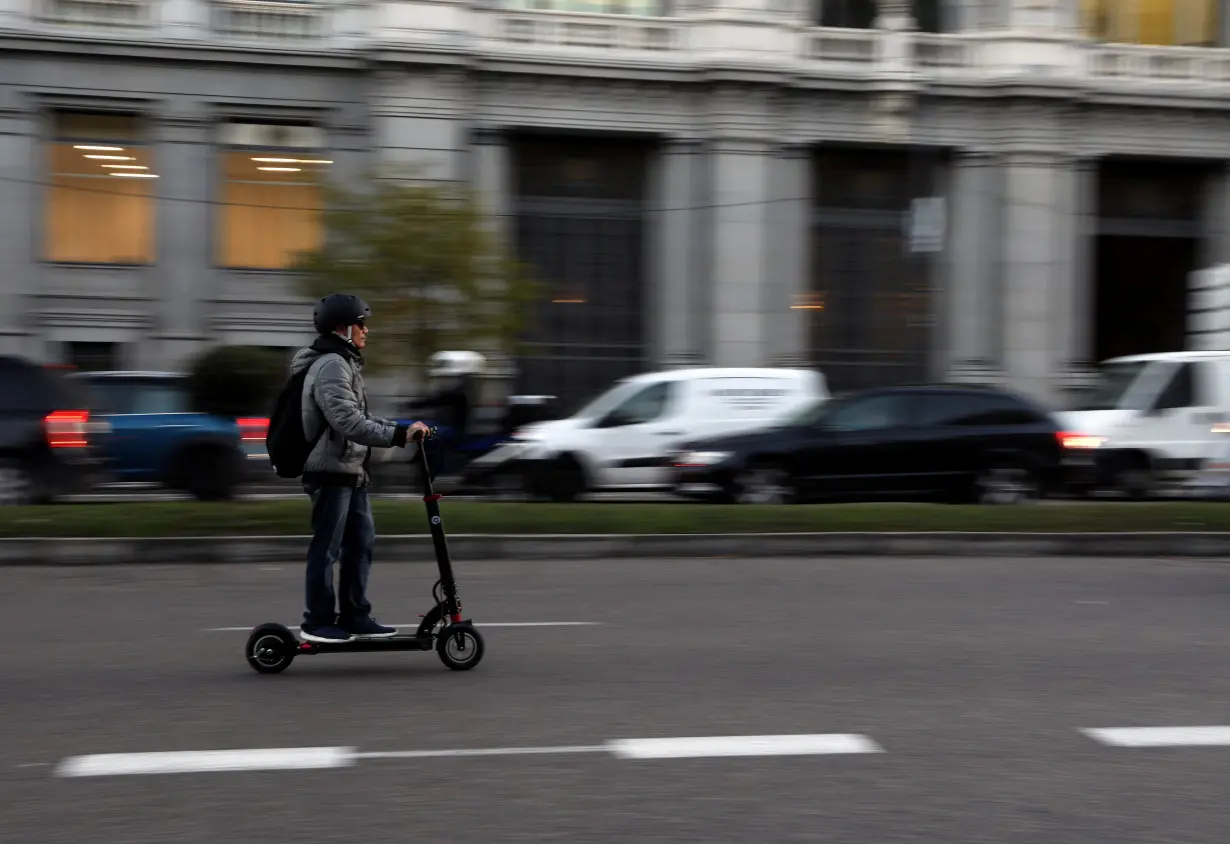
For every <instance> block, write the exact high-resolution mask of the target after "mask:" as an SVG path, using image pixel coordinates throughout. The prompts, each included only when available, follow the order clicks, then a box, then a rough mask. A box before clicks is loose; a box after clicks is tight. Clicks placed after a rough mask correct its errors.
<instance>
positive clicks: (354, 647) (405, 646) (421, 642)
mask: <svg viewBox="0 0 1230 844" xmlns="http://www.w3.org/2000/svg"><path fill="white" fill-rule="evenodd" d="M435 646H436V642H435V639H434V638H432V637H431V636H423V637H419V636H415V635H413V634H408V635H404V636H390V637H388V638H386V639H351V640H350V641H349V642H311V641H307V640H300V642H299V653H305V654H319V653H339V652H342V651H347V652H356V651H357V652H366V653H371V652H381V651H429V650H431V649H432V648H434V647H435Z"/></svg>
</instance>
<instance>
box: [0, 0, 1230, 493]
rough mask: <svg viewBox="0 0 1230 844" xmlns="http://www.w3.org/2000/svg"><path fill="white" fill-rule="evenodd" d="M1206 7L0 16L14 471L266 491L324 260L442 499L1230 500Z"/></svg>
mask: <svg viewBox="0 0 1230 844" xmlns="http://www.w3.org/2000/svg"><path fill="white" fill-rule="evenodd" d="M1227 6H1228V4H1227V3H1225V2H1221V0H1100V1H1099V0H1079V1H1078V0H878V2H877V0H814V2H800V0H712V2H683V1H682V0H681V1H680V2H672V1H671V0H664V2H658V1H657V0H525V2H520V0H515V1H514V0H510V2H507V3H480V2H461V0H448V1H447V2H440V0H432V1H431V2H426V0H424V2H404V1H399V2H379V3H370V4H353V3H327V2H277V0H164V2H154V0H0V37H2V38H3V43H4V46H5V49H4V50H3V51H0V97H2V98H3V99H0V261H2V262H3V263H2V267H3V275H2V278H3V282H2V284H0V294H2V295H3V300H4V301H3V307H2V308H0V351H3V352H4V353H5V354H6V355H8V356H9V357H8V359H7V360H6V363H5V365H4V366H3V367H2V368H0V379H2V380H0V422H2V424H0V458H2V462H3V466H2V471H0V498H2V499H3V500H4V501H6V502H10V503H21V502H29V501H48V500H74V496H80V495H95V494H120V493H123V494H137V492H138V491H140V490H146V491H152V492H154V493H157V494H176V495H190V496H194V497H197V498H201V499H218V498H228V497H234V496H236V495H246V494H268V495H278V494H283V493H285V494H293V493H294V491H295V487H294V485H293V484H287V483H279V482H278V481H277V479H276V478H275V477H274V476H273V474H272V473H271V472H270V471H269V468H268V465H267V461H265V460H264V459H263V458H264V455H263V438H264V425H265V424H266V417H267V415H268V413H269V410H270V407H271V403H272V396H273V394H274V393H276V390H277V389H278V387H279V386H280V384H281V382H282V380H283V379H284V378H285V374H286V369H285V367H286V363H287V361H288V360H289V357H290V355H291V354H293V352H294V350H295V349H297V348H299V347H301V346H302V345H304V344H306V343H307V342H310V340H311V328H310V326H311V321H310V314H311V308H312V302H313V300H314V297H316V296H319V295H321V294H322V293H323V292H327V291H329V290H333V289H343V290H350V291H353V292H357V293H359V294H360V295H363V296H364V297H365V298H367V299H368V300H369V301H371V302H372V304H373V307H374V309H375V316H374V321H373V325H374V327H375V328H374V331H373V335H372V338H371V349H372V358H373V359H372V361H371V365H370V367H369V373H368V381H369V386H370V388H371V390H372V392H373V408H372V409H373V411H374V412H376V413H379V414H382V415H385V416H389V417H393V418H399V419H410V418H427V419H430V420H432V421H435V422H437V423H438V424H440V425H441V426H442V430H444V432H445V436H444V439H443V440H442V442H444V443H445V445H443V446H442V451H441V452H440V455H439V457H440V460H441V461H442V462H441V463H440V464H439V471H440V473H441V477H442V478H443V479H445V480H447V481H448V483H450V484H453V485H454V486H453V487H451V488H455V489H458V490H460V491H468V492H470V493H472V494H482V495H490V494H496V493H495V490H497V488H498V489H499V490H502V492H501V494H509V495H520V496H531V497H540V498H541V497H547V498H554V499H556V500H572V499H573V498H575V497H577V496H579V495H585V494H590V493H594V492H629V491H631V492H633V493H653V494H658V493H669V494H672V495H673V494H677V493H680V492H684V491H685V490H684V489H683V488H684V487H685V486H687V487H689V488H690V487H694V486H696V487H699V488H700V489H701V491H702V492H703V491H706V490H707V491H708V492H709V493H714V494H716V497H717V498H725V499H730V498H732V497H733V498H735V499H737V500H744V499H747V500H752V499H754V500H780V499H782V497H783V496H785V497H791V496H799V495H803V494H804V493H807V492H809V491H810V492H816V493H819V492H823V490H824V488H825V487H826V486H836V487H849V489H850V490H853V489H855V488H856V487H857V488H858V489H860V490H862V492H863V493H866V494H868V495H873V496H880V497H884V496H888V497H894V496H897V495H906V496H907V497H908V496H912V495H914V494H916V493H920V492H923V493H927V494H932V493H935V492H936V491H937V490H938V491H942V492H944V493H945V494H949V493H952V492H954V491H962V490H964V492H971V491H972V492H973V493H974V494H975V495H976V496H978V497H979V498H980V500H988V501H989V500H993V499H995V500H998V499H1004V500H1010V501H1016V500H1031V499H1032V498H1035V497H1038V496H1041V495H1049V494H1063V495H1070V494H1078V495H1089V494H1095V493H1096V494H1101V493H1113V494H1126V495H1132V496H1135V497H1142V496H1152V495H1156V494H1163V493H1171V492H1174V491H1175V490H1187V491H1191V490H1193V489H1196V490H1200V491H1202V493H1208V492H1209V491H1210V490H1217V489H1220V486H1221V481H1220V480H1219V478H1220V473H1221V469H1222V458H1223V452H1224V451H1225V445H1224V444H1223V436H1224V434H1223V431H1222V426H1223V424H1224V423H1227V422H1230V395H1228V394H1227V387H1226V386H1225V385H1227V384H1230V379H1228V378H1227V376H1228V375H1230V372H1228V371H1227V370H1226V367H1227V366H1230V352H1223V350H1226V349H1228V348H1230V344H1228V343H1227V340H1228V339H1230V337H1228V335H1227V331H1230V293H1226V291H1227V288H1228V287H1230V284H1228V282H1230V273H1228V272H1227V270H1226V266H1227V264H1230V167H1228V162H1230V140H1228V139H1230V134H1228V133H1227V132H1226V131H1225V111H1224V103H1225V98H1226V95H1227V93H1230V49H1227V46H1228V43H1230V42H1228V40H1227V39H1230V8H1228V7H1227ZM1131 356H1135V357H1131ZM1142 356H1143V357H1142ZM1124 358H1128V359H1126V360H1123V359H1124ZM689 373H690V374H689ZM800 373H805V374H806V375H807V377H803V378H799V377H796V376H798V375H799V374H800ZM634 376H635V377H639V378H641V380H639V381H633V382H631V383H626V382H625V381H624V380H623V379H628V378H632V377H634ZM719 376H720V378H719V380H716V381H715V380H713V379H714V378H717V377H719ZM721 378H724V379H727V380H724V381H723V380H720V379H721ZM920 384H937V385H948V386H950V387H951V389H949V390H947V391H940V392H933V393H931V394H926V395H923V394H922V393H919V392H917V391H915V392H908V391H906V392H902V393H898V394H896V395H897V396H898V398H896V399H893V400H891V401H889V400H885V399H877V398H876V395H877V394H876V393H875V392H874V391H877V390H882V389H884V388H890V387H900V386H904V385H920ZM612 391H613V392H612ZM866 391H872V392H870V393H869V392H866ZM860 396H861V397H862V401H863V402H866V401H871V402H872V403H871V404H866V403H862V404H860V403H859V401H856V399H858V398H859V397H860ZM837 398H840V399H841V401H842V402H844V403H845V404H841V405H838V404H831V402H832V400H833V399H837ZM852 401H853V402H854V403H853V404H849V402H852ZM877 402H878V403H877ZM830 404H831V407H830V408H829V410H827V411H825V410H821V409H820V407H821V406H822V405H830ZM841 408H845V410H841ZM550 420H554V421H550ZM544 422H549V424H546V425H544V424H543V423H544ZM527 426H528V427H527ZM783 426H786V427H791V426H793V427H792V428H791V430H793V431H795V432H796V433H798V430H799V428H800V426H802V428H803V429H805V430H804V432H803V434H800V436H802V437H803V439H802V440H798V442H795V441H794V440H791V442H794V443H795V444H794V445H791V446H790V448H792V449H795V451H793V452H791V454H792V455H793V456H790V457H784V456H783V454H782V453H781V452H782V448H783V446H782V444H781V443H782V440H781V438H780V437H778V436H777V435H776V434H772V435H771V436H770V438H769V440H768V441H767V442H768V443H769V444H765V443H766V441H765V440H763V438H762V440H761V441H758V442H759V443H760V444H749V443H748V442H743V441H741V444H738V445H732V444H731V443H729V442H727V443H726V444H725V445H722V444H721V443H720V442H719V443H718V444H716V445H715V444H714V442H716V441H717V440H721V438H722V437H727V438H729V437H730V436H732V435H736V434H745V433H749V432H757V431H760V432H775V431H776V432H780V431H781V430H782V429H783ZM904 428H910V429H912V433H911V434H910V436H909V437H906V436H903V434H902V430H903V429H904ZM920 431H921V432H922V433H920ZM924 435H925V436H924ZM911 437H912V439H911ZM702 441H703V443H708V445H705V446H704V448H700V445H701V444H703V443H702ZM817 443H819V444H817ZM937 443H939V444H940V445H942V446H943V447H942V448H939V449H936V448H935V446H936V444H937ZM855 447H857V448H859V449H862V450H861V451H859V452H858V453H857V454H856V453H855V452H854V451H851V449H853V448H855ZM918 448H926V449H929V450H930V452H931V457H929V458H928V459H929V462H927V463H926V465H922V464H921V463H920V462H919V461H920V458H919V457H918V453H917V449H918ZM835 449H837V450H839V451H840V453H841V454H843V455H846V457H843V458H842V459H841V460H836V459H835V458H834V456H833V455H834V454H836V453H837V451H835ZM911 449H915V450H914V451H911ZM770 452H772V453H770ZM804 454H810V455H811V456H810V457H807V458H806V460H804V463H806V462H807V461H811V462H810V463H809V464H807V466H808V468H805V469H802V470H800V472H801V476H800V477H792V478H783V477H782V469H783V465H784V464H786V463H793V462H796V461H797V460H803V458H802V457H800V455H804ZM989 454H990V455H994V459H991V458H989V457H987V455H989ZM732 455H735V456H734V457H732ZM936 455H939V456H936ZM722 461H726V463H725V464H724V465H722V466H718V465H717V464H719V463H722ZM937 461H938V462H937ZM838 464H840V465H838ZM388 465H389V467H390V468H387V469H385V468H383V467H384V466H385V464H383V463H380V464H378V465H377V468H376V470H375V471H376V472H378V473H381V472H383V473H384V483H383V485H382V490H383V491H385V492H393V493H395V492H397V491H399V490H405V489H410V488H411V487H410V486H409V485H410V484H412V483H413V482H414V479H413V477H412V469H411V468H410V467H408V466H407V465H405V463H404V461H403V462H402V463H400V464H397V465H396V466H394V465H393V463H392V462H390V463H389V464H388ZM911 467H912V468H911ZM698 472H699V475H698V474H697V473H698ZM903 475H904V476H909V477H908V478H907V479H905V480H903ZM769 476H772V477H769ZM852 479H853V480H852ZM966 487H969V489H966ZM958 488H959V489H958ZM988 490H991V491H992V492H993V493H994V494H992V493H991V492H988ZM848 494H853V492H849V493H848ZM997 497H998V498H997Z"/></svg>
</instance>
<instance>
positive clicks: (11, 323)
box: [0, 95, 45, 359]
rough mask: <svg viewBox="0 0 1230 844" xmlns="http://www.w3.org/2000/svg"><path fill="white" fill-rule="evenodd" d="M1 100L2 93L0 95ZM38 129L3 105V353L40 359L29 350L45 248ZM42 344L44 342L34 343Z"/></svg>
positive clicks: (0, 123) (0, 298) (15, 109)
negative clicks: (32, 301) (32, 300)
mask: <svg viewBox="0 0 1230 844" xmlns="http://www.w3.org/2000/svg"><path fill="white" fill-rule="evenodd" d="M0 96H2V95H0ZM38 134H39V133H38V126H37V124H36V122H35V120H34V118H33V115H31V114H30V113H29V112H28V111H23V110H21V109H19V108H18V107H17V105H16V104H14V105H13V106H12V107H8V106H6V105H5V104H4V103H3V102H0V177H3V178H0V278H3V283H2V284H0V354H22V355H26V356H28V357H32V358H37V359H42V358H43V355H41V354H40V353H39V352H38V350H37V349H34V348H31V345H30V340H31V339H32V338H31V335H32V334H33V332H32V331H31V329H30V313H31V310H32V309H31V307H30V302H29V300H28V297H29V296H30V294H31V293H33V292H34V291H35V290H36V289H37V286H38V281H37V273H38V268H39V265H38V260H39V257H40V255H41V253H42V244H41V242H40V241H38V240H37V239H36V232H38V233H39V234H41V233H42V232H41V226H40V227H38V228H36V226H35V220H38V219H39V214H38V213H37V212H38V211H39V210H41V209H42V208H43V201H45V200H40V198H39V196H38V192H39V186H38V185H37V184H36V182H37V181H38V180H39V179H40V178H42V177H43V174H44V172H45V168H40V167H33V166H32V165H33V164H34V162H35V161H36V158H35V155H36V152H35V149H36V144H37V143H38V138H37V136H38ZM35 345H37V346H40V347H41V346H42V345H43V344H42V343H38V344H35Z"/></svg>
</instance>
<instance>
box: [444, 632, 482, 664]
mask: <svg viewBox="0 0 1230 844" xmlns="http://www.w3.org/2000/svg"><path fill="white" fill-rule="evenodd" d="M484 649H485V648H484V645H483V637H482V634H481V633H479V632H478V631H477V630H475V629H474V626H473V625H471V624H453V625H450V626H448V627H446V628H444V629H443V630H441V631H440V634H439V636H438V637H437V638H436V653H437V654H439V655H440V661H441V662H443V663H444V664H445V665H446V666H448V667H449V668H451V669H453V670H454V671H469V670H470V669H471V668H474V667H475V666H476V665H478V663H479V662H481V661H482V658H483V651H484Z"/></svg>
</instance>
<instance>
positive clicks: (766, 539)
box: [0, 500, 1230, 565]
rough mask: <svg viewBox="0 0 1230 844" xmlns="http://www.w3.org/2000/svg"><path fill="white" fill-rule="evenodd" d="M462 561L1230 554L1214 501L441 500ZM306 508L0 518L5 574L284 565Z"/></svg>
mask: <svg viewBox="0 0 1230 844" xmlns="http://www.w3.org/2000/svg"><path fill="white" fill-rule="evenodd" d="M373 506H374V509H375V517H376V523H377V528H378V531H379V536H380V538H379V540H378V544H377V556H378V558H379V559H380V560H381V561H396V562H422V561H428V562H429V561H430V560H431V559H432V557H431V541H430V536H429V535H428V529H427V522H426V516H425V514H424V511H423V507H422V505H421V504H420V503H418V502H416V501H384V500H381V501H376V502H374V505H373ZM443 512H444V518H445V526H446V529H447V530H448V532H449V538H450V545H451V547H452V548H453V550H454V553H455V554H456V555H457V557H458V559H542V558H548V557H550V558H556V559H560V558H593V557H612V558H619V557H755V556H884V555H889V556H891V555H917V556H935V555H940V556H946V555H954V556H958V555H959V556H970V555H987V556H1054V555H1062V556H1176V557H1178V556H1199V557H1210V556H1212V557H1218V556H1230V506H1228V505H1225V504H1218V503H1208V502H1166V503H1139V504H1134V503H1107V504H1102V503H1070V504H1069V503H1048V504H1044V505H1037V506H1024V507H958V506H944V505H925V504H856V505H809V506H763V507H761V506H723V505H705V504H699V505H690V504H671V505H670V506H659V505H653V504H644V505H640V504H621V505H619V506H612V505H609V504H559V505H556V504H525V503H494V502H474V501H455V502H449V501H447V500H446V501H444V502H443ZM308 519H309V507H308V503H307V502H306V501H293V500H292V501H259V502H242V503H224V504H199V503H191V502H185V503H180V502H148V503H126V504H86V505H65V506H52V507H14V508H2V509H0V565H115V564H126V563H147V564H173V563H261V562H288V561H294V560H297V559H299V558H300V557H302V556H303V552H304V548H305V547H306V543H307V533H308Z"/></svg>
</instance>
